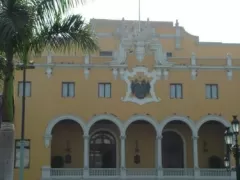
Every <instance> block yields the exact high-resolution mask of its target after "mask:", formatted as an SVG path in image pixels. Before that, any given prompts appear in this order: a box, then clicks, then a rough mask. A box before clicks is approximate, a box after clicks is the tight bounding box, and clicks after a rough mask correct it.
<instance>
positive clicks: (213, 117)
mask: <svg viewBox="0 0 240 180" xmlns="http://www.w3.org/2000/svg"><path fill="white" fill-rule="evenodd" d="M209 121H217V122H219V123H221V124H222V125H224V126H225V127H230V126H231V123H230V122H229V121H227V120H226V119H225V118H223V117H222V116H217V115H206V116H204V117H202V118H201V119H200V120H199V121H198V122H197V124H196V134H198V131H199V129H200V128H201V126H202V125H203V124H204V123H206V122H209Z"/></svg>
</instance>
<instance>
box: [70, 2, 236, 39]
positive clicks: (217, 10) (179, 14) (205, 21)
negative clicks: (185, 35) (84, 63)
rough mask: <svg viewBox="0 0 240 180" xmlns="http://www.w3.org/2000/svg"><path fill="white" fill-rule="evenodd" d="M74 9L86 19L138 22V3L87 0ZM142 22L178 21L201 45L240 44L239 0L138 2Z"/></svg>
mask: <svg viewBox="0 0 240 180" xmlns="http://www.w3.org/2000/svg"><path fill="white" fill-rule="evenodd" d="M86 1H87V3H86V4H84V5H80V6H79V7H77V8H75V9H74V10H73V12H74V13H80V14H81V15H82V16H83V17H85V19H86V20H89V19H91V18H95V19H119V20H120V19H122V18H123V17H124V18H125V20H138V12H139V6H138V4H139V3H138V2H139V0H86ZM140 7H141V8H140V9H141V11H140V12H141V13H140V14H141V19H142V20H147V18H149V19H150V21H171V22H175V21H176V19H178V21H179V25H180V26H183V27H184V28H185V30H186V31H187V32H189V33H190V34H193V35H196V36H199V38H200V41H204V42H225V43H240V10H239V8H240V0H141V6H140Z"/></svg>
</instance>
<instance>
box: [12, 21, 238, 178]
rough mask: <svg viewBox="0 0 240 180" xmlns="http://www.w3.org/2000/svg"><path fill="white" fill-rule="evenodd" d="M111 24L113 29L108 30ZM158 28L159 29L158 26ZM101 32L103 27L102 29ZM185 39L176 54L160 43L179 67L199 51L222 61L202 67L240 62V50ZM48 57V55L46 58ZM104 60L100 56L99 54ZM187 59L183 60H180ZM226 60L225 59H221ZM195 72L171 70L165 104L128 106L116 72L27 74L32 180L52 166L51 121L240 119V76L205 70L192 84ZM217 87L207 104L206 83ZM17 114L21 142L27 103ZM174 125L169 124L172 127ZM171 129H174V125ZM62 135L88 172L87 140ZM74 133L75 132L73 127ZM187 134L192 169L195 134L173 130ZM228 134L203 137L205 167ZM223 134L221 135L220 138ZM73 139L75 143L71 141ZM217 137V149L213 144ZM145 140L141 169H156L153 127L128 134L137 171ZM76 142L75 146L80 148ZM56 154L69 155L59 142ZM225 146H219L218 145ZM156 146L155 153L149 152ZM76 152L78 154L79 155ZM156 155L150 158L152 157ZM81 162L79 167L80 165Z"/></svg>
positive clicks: (162, 91) (162, 93) (108, 44)
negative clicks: (70, 94)
mask: <svg viewBox="0 0 240 180" xmlns="http://www.w3.org/2000/svg"><path fill="white" fill-rule="evenodd" d="M106 24H107V25H106ZM106 24H103V25H102V26H100V25H99V24H98V25H99V28H97V31H98V32H115V31H116V28H117V27H118V26H117V25H116V23H115V22H114V23H113V25H111V23H110V25H109V23H106ZM156 26H157V25H156ZM97 27H98V26H97ZM156 32H157V33H163V34H173V35H174V33H175V27H173V26H167V27H164V26H161V27H160V26H159V27H157V28H156ZM182 32H183V34H184V38H183V39H181V48H180V49H175V39H174V38H169V39H162V40H160V41H161V43H162V46H163V49H164V51H166V52H168V51H169V52H172V53H173V56H174V57H176V58H170V61H172V62H175V63H177V64H190V57H191V53H192V52H195V53H196V56H197V58H200V57H201V58H202V57H215V58H219V60H218V59H214V60H212V59H210V58H209V59H206V60H197V63H198V64H201V65H225V64H226V62H225V60H223V59H225V57H226V54H227V53H231V54H232V57H233V58H236V59H237V58H238V59H239V58H240V45H224V44H222V45H200V44H198V43H196V41H195V40H196V37H195V36H191V35H189V34H188V33H186V32H185V31H184V29H182ZM99 43H100V46H101V47H102V49H103V50H110V51H111V50H116V49H117V47H118V43H119V41H118V40H117V38H112V39H111V38H109V37H107V38H103V37H101V38H100V40H99ZM76 54H77V55H79V56H78V57H74V56H71V57H70V55H69V57H67V56H68V55H66V54H65V56H64V57H63V56H62V57H54V62H58V63H61V62H79V63H83V57H82V56H81V55H82V54H80V53H79V52H77V53H76ZM44 55H46V54H44ZM60 55H63V53H59V54H56V56H60ZM95 55H98V53H95ZM177 57H183V58H179V59H178V58H177ZM221 59H222V60H221ZM106 60H109V59H106V58H103V57H101V58H99V57H92V59H91V62H92V63H95V64H98V63H100V62H104V61H106ZM35 62H36V63H45V62H46V57H42V58H35ZM128 64H129V68H131V67H135V66H137V65H145V66H147V67H149V69H150V70H151V69H152V65H153V64H154V59H153V56H151V55H147V56H146V57H145V59H144V61H143V62H142V63H138V61H137V60H136V57H135V56H134V55H131V56H129V58H128ZM233 65H235V66H239V65H240V61H239V60H235V59H233ZM190 75H191V72H190V71H170V73H169V78H168V80H159V81H157V83H156V85H155V92H156V95H157V97H160V98H161V101H160V102H159V103H149V104H145V105H142V106H140V105H137V104H134V103H128V102H122V101H121V97H124V96H125V93H126V83H125V82H124V81H122V80H120V79H118V80H114V78H113V75H112V71H111V70H110V69H92V70H90V76H89V79H88V80H85V78H84V73H83V69H78V68H76V69H74V68H54V71H53V76H52V77H51V78H50V79H48V78H47V77H46V75H45V69H44V68H37V69H34V70H27V80H28V81H31V82H32V96H31V97H27V98H26V125H25V134H26V138H27V139H31V159H30V160H31V165H30V166H31V167H30V169H27V170H26V171H25V176H26V178H27V179H29V180H30V179H39V178H40V173H41V172H40V168H41V167H42V166H43V165H50V154H51V153H50V152H51V148H45V147H44V139H43V136H44V132H45V129H46V127H47V124H48V122H49V121H51V120H53V119H54V118H56V117H58V116H61V115H65V114H71V115H73V116H78V117H81V118H82V119H83V120H85V121H86V122H87V121H89V120H90V119H91V117H92V116H93V115H95V114H103V113H105V112H107V113H112V114H114V115H116V116H117V117H119V119H121V120H123V121H125V120H127V119H128V118H129V117H130V116H132V115H133V114H145V113H148V114H150V115H151V116H152V117H153V118H154V119H156V120H157V121H159V122H160V121H162V120H163V119H165V118H166V117H169V116H171V115H174V114H177V115H185V116H189V118H190V119H192V120H194V121H196V120H199V119H200V118H201V117H202V116H205V115H207V114H208V113H211V114H221V115H222V116H224V118H226V119H231V115H232V114H238V111H239V106H240V101H239V100H240V99H239V97H240V96H239V89H240V86H239V83H238V82H240V72H236V71H234V72H233V80H232V81H229V80H227V76H226V72H225V71H200V72H199V73H198V76H197V78H196V80H195V81H194V80H191V76H190ZM21 80H22V72H20V71H17V72H16V76H15V92H17V82H18V81H21ZM62 81H75V97H74V98H62V97H61V83H62ZM99 82H109V83H111V84H112V97H111V98H109V99H104V98H98V83H99ZM170 83H182V84H183V97H184V98H183V99H170V98H169V84H170ZM206 83H217V84H218V85H219V99H217V100H207V99H205V84H206ZM15 103H16V105H15V107H16V115H15V117H16V118H15V126H16V138H19V137H20V117H21V98H19V97H17V96H16V99H15ZM167 126H168V125H167ZM169 126H170V125H169ZM59 128H62V130H61V133H60V130H59V131H57V132H58V133H59V137H58V138H60V139H61V140H64V139H65V138H67V137H69V139H71V141H74V142H76V143H77V144H78V145H76V144H75V145H76V148H77V150H78V151H79V152H78V154H74V157H76V159H78V160H79V162H77V161H76V162H75V161H74V166H75V165H76V166H80V167H82V161H83V160H82V159H83V157H82V156H81V154H82V151H83V146H82V143H83V140H82V137H81V133H80V131H79V132H78V131H77V132H75V131H74V132H72V133H69V132H68V135H66V133H67V132H66V133H65V131H66V128H65V127H59ZM71 128H73V127H71ZM172 128H177V129H178V131H181V132H182V134H183V135H184V137H185V138H186V143H187V146H186V149H187V165H188V167H192V165H193V162H192V161H193V160H192V139H191V133H190V131H189V130H187V127H185V126H178V127H172ZM222 132H223V131H222V130H221V132H220V131H218V128H215V127H214V128H212V127H211V128H210V127H209V129H207V128H206V131H204V132H202V131H201V132H200V135H199V136H200V138H199V164H200V166H202V167H206V161H207V160H206V159H207V157H208V156H209V155H210V154H211V153H212V152H214V153H217V154H218V155H219V156H220V157H222V156H223V154H222V151H221V150H220V149H216V148H217V147H222V141H221V139H222V136H221V134H222ZM216 134H218V135H216ZM70 137H71V138H70ZM213 138H217V140H216V141H214V143H215V145H216V146H215V145H214V146H213V144H211V142H212V141H213ZM136 139H138V140H139V144H140V146H141V153H142V157H141V158H142V161H143V162H144V164H141V165H140V167H154V165H155V162H154V155H155V152H154V148H155V147H154V143H155V134H154V129H153V128H152V127H150V126H142V125H138V126H137V125H132V126H130V127H129V128H128V132H127V141H126V147H127V158H126V159H127V167H136V165H135V164H133V159H132V158H133V153H134V150H133V149H134V148H133V147H132V146H133V145H134V142H135V140H136ZM202 140H207V141H208V142H209V143H208V144H209V152H208V153H205V154H204V153H202V152H201V149H202V147H201V144H202ZM74 142H73V143H71V144H74ZM53 144H54V150H53V149H52V150H53V151H54V152H55V153H57V151H58V150H59V153H63V152H62V150H61V152H60V149H59V148H58V146H60V145H61V146H63V145H64V143H63V144H60V142H59V141H57V140H55V137H54V138H53ZM217 144H219V145H217ZM149 147H151V148H149ZM74 153H76V152H74ZM149 154H150V155H149ZM78 163H79V164H78ZM17 174H18V171H17V170H16V171H15V178H17V177H18V175H17Z"/></svg>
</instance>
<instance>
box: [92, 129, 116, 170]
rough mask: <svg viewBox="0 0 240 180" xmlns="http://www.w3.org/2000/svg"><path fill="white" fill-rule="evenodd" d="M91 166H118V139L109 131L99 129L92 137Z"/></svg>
mask: <svg viewBox="0 0 240 180" xmlns="http://www.w3.org/2000/svg"><path fill="white" fill-rule="evenodd" d="M89 158H90V167H91V168H116V139H115V137H114V136H113V135H112V134H111V133H110V132H108V131H97V132H95V133H94V134H93V135H92V136H91V139H90V157H89Z"/></svg>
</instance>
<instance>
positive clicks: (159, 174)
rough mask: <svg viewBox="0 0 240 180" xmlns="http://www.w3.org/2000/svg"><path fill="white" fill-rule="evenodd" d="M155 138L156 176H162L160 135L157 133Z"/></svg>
mask: <svg viewBox="0 0 240 180" xmlns="http://www.w3.org/2000/svg"><path fill="white" fill-rule="evenodd" d="M156 139H157V148H156V150H157V153H156V154H157V170H158V177H161V176H162V135H158V136H157V137H156Z"/></svg>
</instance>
